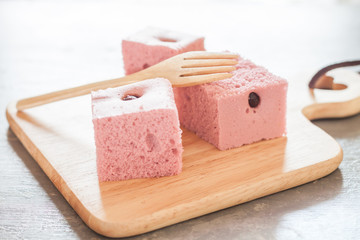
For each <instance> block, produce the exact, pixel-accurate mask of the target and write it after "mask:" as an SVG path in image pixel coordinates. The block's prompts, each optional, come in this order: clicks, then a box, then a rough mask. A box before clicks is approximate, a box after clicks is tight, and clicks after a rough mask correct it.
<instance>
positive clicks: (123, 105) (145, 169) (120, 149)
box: [91, 78, 183, 181]
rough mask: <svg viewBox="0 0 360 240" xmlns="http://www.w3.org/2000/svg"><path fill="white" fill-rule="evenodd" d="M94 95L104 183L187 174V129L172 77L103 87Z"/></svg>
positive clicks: (96, 131)
mask: <svg viewBox="0 0 360 240" xmlns="http://www.w3.org/2000/svg"><path fill="white" fill-rule="evenodd" d="M91 97H92V112H93V124H94V132H95V145H96V157H97V159H96V161H97V172H98V177H99V180H100V181H116V180H125V179H133V178H151V177H161V176H170V175H175V174H179V173H180V172H181V169H182V152H183V148H182V143H181V129H180V123H179V118H178V112H177V109H176V105H175V102H174V95H173V91H172V87H171V84H170V82H169V81H168V80H167V79H163V78H156V79H150V80H145V81H142V82H139V83H134V84H130V85H126V86H122V87H118V88H109V89H106V90H99V91H96V92H92V93H91Z"/></svg>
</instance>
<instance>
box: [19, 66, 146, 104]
mask: <svg viewBox="0 0 360 240" xmlns="http://www.w3.org/2000/svg"><path fill="white" fill-rule="evenodd" d="M147 75H148V74H146V71H140V72H137V73H134V74H131V75H127V76H125V77H121V78H115V79H111V80H105V81H101V82H95V83H90V84H86V85H83V86H79V87H74V88H69V89H64V90H60V91H56V92H51V93H46V94H43V95H39V96H36V97H30V98H25V99H22V100H19V101H18V102H17V104H16V108H17V110H18V111H22V110H25V109H28V108H32V107H36V106H40V105H44V104H47V103H52V102H56V101H60V100H64V99H68V98H72V97H78V96H82V95H86V94H89V93H90V92H91V91H96V90H99V89H106V88H110V87H119V86H123V85H127V84H130V83H134V82H139V81H142V80H145V79H146V78H147Z"/></svg>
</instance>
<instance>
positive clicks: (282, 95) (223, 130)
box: [175, 58, 287, 150]
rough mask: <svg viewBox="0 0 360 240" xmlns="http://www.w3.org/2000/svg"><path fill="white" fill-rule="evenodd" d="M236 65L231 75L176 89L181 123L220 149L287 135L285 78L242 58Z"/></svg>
mask: <svg viewBox="0 0 360 240" xmlns="http://www.w3.org/2000/svg"><path fill="white" fill-rule="evenodd" d="M236 67H237V70H236V71H234V76H233V77H232V78H229V79H225V80H221V81H217V82H213V83H209V84H203V85H198V86H193V87H185V88H176V89H175V100H176V104H177V107H178V111H179V117H180V123H181V124H182V125H183V126H184V127H185V128H187V129H189V130H190V131H193V132H195V133H196V134H197V135H198V136H199V137H201V138H202V139H204V140H206V141H208V142H209V143H211V144H213V145H215V146H216V147H217V148H218V149H220V150H226V149H230V148H234V147H239V146H241V145H244V144H250V143H253V142H256V141H260V140H263V139H272V138H276V137H280V136H282V135H284V134H285V127H286V119H285V114H286V92H287V82H286V80H284V79H282V78H280V77H277V76H275V75H273V74H271V73H270V72H268V71H267V70H266V69H265V68H263V67H260V66H257V65H255V64H254V63H252V62H251V61H249V60H245V59H242V58H239V62H238V64H237V66H236ZM252 92H254V93H256V94H257V95H258V96H259V98H260V102H259V104H258V105H257V106H256V107H251V106H250V105H249V95H250V93H252Z"/></svg>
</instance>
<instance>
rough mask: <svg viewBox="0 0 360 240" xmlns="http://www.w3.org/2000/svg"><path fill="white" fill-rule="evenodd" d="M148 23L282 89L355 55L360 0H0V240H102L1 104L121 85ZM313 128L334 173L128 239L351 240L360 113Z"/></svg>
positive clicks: (358, 221)
mask: <svg viewBox="0 0 360 240" xmlns="http://www.w3.org/2000/svg"><path fill="white" fill-rule="evenodd" d="M148 25H151V26H158V27H162V28H166V29H173V30H179V31H183V32H188V33H193V34H200V35H204V36H205V38H206V47H207V49H209V50H224V49H229V50H232V51H238V52H239V53H241V55H243V56H245V57H247V58H250V59H252V60H254V61H255V62H256V63H258V64H261V65H264V66H266V67H267V68H269V69H270V70H271V71H272V72H274V73H276V74H278V75H281V76H283V77H285V78H287V79H288V80H289V82H290V84H291V82H292V79H294V78H295V76H298V75H299V74H301V73H304V72H314V71H316V70H317V69H319V68H321V67H323V66H324V65H327V64H331V63H334V62H338V61H343V60H354V59H359V58H360V3H359V1H328V2H325V1H302V0H300V1H287V2H285V1H275V2H273V3H267V2H266V1H253V2H251V3H240V2H239V3H238V2H235V1H215V0H214V1H190V0H186V1H178V2H170V1H165V0H163V1H153V2H152V3H151V4H150V3H149V2H147V1H115V0H109V1H86V2H85V1H80V0H76V1H62V2H61V3H60V2H55V1H41V0H35V1H26V0H24V1H6V0H5V1H0V109H1V111H3V114H1V115H0V239H57V238H59V239H60V238H61V239H103V238H104V237H102V236H100V235H98V234H96V233H95V232H93V231H92V230H91V229H89V228H88V227H87V226H86V225H85V224H84V223H83V222H82V220H81V219H80V218H79V217H78V216H77V214H76V213H75V212H74V211H73V210H72V208H71V207H70V206H69V205H68V203H67V202H66V201H65V199H64V198H63V197H62V195H61V194H60V193H59V192H58V191H57V189H56V188H55V187H54V186H53V185H52V183H51V181H50V180H49V179H48V178H47V177H46V175H45V174H44V173H43V172H42V170H41V169H40V167H39V166H38V165H37V164H36V162H35V161H34V160H33V159H32V157H31V156H30V155H29V154H28V153H27V151H26V150H25V149H24V147H23V146H22V145H21V143H20V142H19V140H18V139H17V138H16V137H15V136H14V134H13V133H12V131H11V130H10V129H9V127H8V124H7V122H6V119H5V107H6V105H7V104H8V103H9V102H10V101H13V100H16V99H19V98H23V97H27V96H32V95H36V94H39V93H45V92H48V91H52V90H57V89H61V88H66V87H71V86H76V85H81V84H84V83H88V82H93V81H98V80H102V79H109V78H114V77H118V76H122V75H123V66H122V56H121V39H122V38H124V37H126V36H127V35H129V34H131V33H133V32H134V31H136V30H139V29H141V28H143V27H144V26H148ZM308 81H309V79H304V84H307V82H308ZM299 101H301V99H299ZM314 123H315V124H316V125H318V126H319V127H321V128H323V129H324V130H325V131H327V132H328V133H329V134H330V135H331V136H333V137H334V138H335V139H336V140H337V141H338V142H339V143H340V145H341V146H342V147H343V150H344V160H343V162H342V164H341V165H340V168H339V169H338V170H336V171H335V172H334V173H333V174H331V175H329V176H328V177H325V178H323V179H320V180H317V181H315V182H312V183H309V184H306V185H303V186H300V187H297V188H294V189H290V190H287V191H284V192H281V193H278V194H274V195H271V196H268V197H264V198H261V199H258V200H255V201H252V202H249V203H245V204H242V205H239V206H236V207H232V208H229V209H226V210H223V211H219V212H216V213H213V214H209V215H206V216H203V217H199V218H196V219H193V220H190V221H186V222H183V223H179V224H176V225H173V226H170V227H167V228H164V229H160V230H157V231H154V232H151V233H147V234H144V235H140V236H137V237H134V239H219V238H222V239H296V238H298V239H299V238H301V239H321V238H326V239H357V238H358V237H359V236H360V228H359V226H360V174H359V172H360V116H359V115H357V116H354V117H350V118H346V119H338V120H321V121H316V122H314Z"/></svg>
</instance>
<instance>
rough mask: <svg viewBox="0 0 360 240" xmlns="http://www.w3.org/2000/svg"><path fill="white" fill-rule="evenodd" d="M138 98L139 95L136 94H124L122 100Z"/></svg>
mask: <svg viewBox="0 0 360 240" xmlns="http://www.w3.org/2000/svg"><path fill="white" fill-rule="evenodd" d="M137 98H139V96H136V95H126V96H125V97H123V98H122V100H124V101H129V100H134V99H137Z"/></svg>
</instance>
